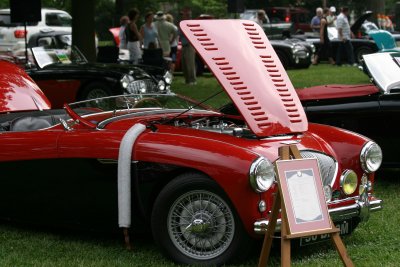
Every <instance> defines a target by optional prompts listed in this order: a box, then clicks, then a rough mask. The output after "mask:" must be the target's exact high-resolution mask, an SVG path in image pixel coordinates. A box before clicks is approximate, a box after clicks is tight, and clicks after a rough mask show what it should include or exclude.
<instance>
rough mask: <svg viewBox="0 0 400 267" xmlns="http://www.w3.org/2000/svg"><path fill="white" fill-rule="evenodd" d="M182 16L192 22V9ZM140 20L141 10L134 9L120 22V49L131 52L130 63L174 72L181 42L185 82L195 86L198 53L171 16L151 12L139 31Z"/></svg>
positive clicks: (145, 16)
mask: <svg viewBox="0 0 400 267" xmlns="http://www.w3.org/2000/svg"><path fill="white" fill-rule="evenodd" d="M181 17H182V19H183V20H185V19H191V12H190V10H185V11H183V12H182V13H181ZM139 18H140V12H139V10H138V9H136V8H133V9H131V10H129V12H128V14H127V15H124V16H122V17H121V19H120V24H121V26H120V32H119V39H120V44H119V48H120V49H128V50H129V61H130V62H131V63H133V64H138V63H144V64H149V65H159V66H161V65H164V66H165V67H166V68H168V69H169V70H170V71H171V72H173V71H174V70H175V63H176V60H177V49H178V43H179V41H180V42H181V45H182V50H181V57H180V60H181V66H182V72H183V75H184V77H185V82H186V84H188V85H194V84H196V68H195V56H196V54H195V50H194V48H193V47H192V46H191V45H190V43H189V42H188V40H187V39H186V38H185V36H184V35H183V34H182V33H181V31H180V30H179V28H178V27H177V26H176V25H175V24H174V17H173V16H172V14H164V12H163V11H158V12H157V13H155V14H154V13H153V12H151V11H148V12H146V14H145V15H144V21H145V22H144V24H143V25H141V26H140V28H138V26H137V23H138V20H139Z"/></svg>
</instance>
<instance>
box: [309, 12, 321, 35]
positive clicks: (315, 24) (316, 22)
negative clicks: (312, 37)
mask: <svg viewBox="0 0 400 267" xmlns="http://www.w3.org/2000/svg"><path fill="white" fill-rule="evenodd" d="M315 13H316V15H315V16H314V17H313V18H312V19H311V25H310V26H311V29H312V30H313V31H314V32H319V30H320V25H321V17H322V13H323V10H322V8H321V7H318V8H317V9H316V10H315Z"/></svg>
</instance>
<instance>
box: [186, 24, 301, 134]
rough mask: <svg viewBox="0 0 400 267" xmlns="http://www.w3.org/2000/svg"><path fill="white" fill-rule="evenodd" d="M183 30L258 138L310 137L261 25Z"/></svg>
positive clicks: (197, 26) (188, 26) (196, 26)
mask: <svg viewBox="0 0 400 267" xmlns="http://www.w3.org/2000/svg"><path fill="white" fill-rule="evenodd" d="M180 27H181V30H182V31H183V33H184V34H185V36H186V37H187V38H188V39H189V41H190V43H191V44H192V45H193V46H194V47H195V49H196V51H197V52H198V53H199V54H200V55H201V57H202V58H203V59H204V60H205V62H206V63H207V65H208V66H209V68H210V69H211V70H212V72H213V73H214V75H215V76H216V78H217V80H218V81H219V83H220V84H221V85H222V87H223V88H224V89H225V91H226V92H227V93H228V95H229V97H230V98H231V99H232V101H233V102H234V103H235V105H236V107H237V108H238V110H239V111H240V113H241V114H242V116H243V117H244V118H245V120H246V123H247V124H248V126H249V128H250V129H251V130H252V131H253V132H254V133H255V134H256V135H257V136H260V137H261V136H271V135H280V134H288V133H294V132H304V131H307V129H308V122H307V118H306V116H305V113H304V109H303V107H302V105H301V103H300V100H299V98H298V96H297V94H296V91H295V90H294V88H293V85H292V83H291V82H290V80H289V78H288V76H287V74H286V72H285V70H284V68H283V66H282V64H281V62H280V61H279V58H278V56H277V55H276V53H275V51H274V49H273V48H272V46H271V44H270V43H269V40H268V38H267V37H266V36H265V33H264V31H263V30H262V28H261V27H260V26H259V25H258V24H256V23H255V22H253V21H246V20H186V21H182V22H181V23H180Z"/></svg>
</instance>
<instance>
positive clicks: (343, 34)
mask: <svg viewBox="0 0 400 267" xmlns="http://www.w3.org/2000/svg"><path fill="white" fill-rule="evenodd" d="M348 15H349V8H348V7H342V12H341V13H340V15H339V16H338V17H337V20H336V28H337V30H338V37H339V40H340V43H339V47H338V50H337V55H336V64H337V65H338V66H341V65H342V56H343V50H344V51H346V56H347V62H348V63H349V64H350V65H356V64H355V63H354V54H353V45H352V44H351V42H350V39H351V37H352V36H353V33H352V32H351V30H350V24H349V20H348V18H347V16H348Z"/></svg>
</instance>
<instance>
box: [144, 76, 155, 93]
mask: <svg viewBox="0 0 400 267" xmlns="http://www.w3.org/2000/svg"><path fill="white" fill-rule="evenodd" d="M143 81H144V83H145V84H146V88H147V93H158V87H157V84H156V82H155V81H154V80H152V79H145V80H143Z"/></svg>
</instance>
